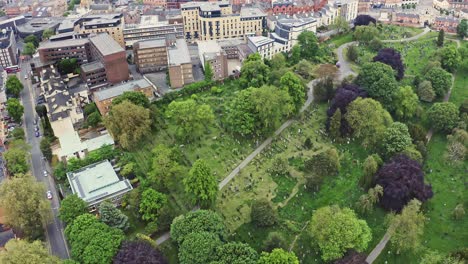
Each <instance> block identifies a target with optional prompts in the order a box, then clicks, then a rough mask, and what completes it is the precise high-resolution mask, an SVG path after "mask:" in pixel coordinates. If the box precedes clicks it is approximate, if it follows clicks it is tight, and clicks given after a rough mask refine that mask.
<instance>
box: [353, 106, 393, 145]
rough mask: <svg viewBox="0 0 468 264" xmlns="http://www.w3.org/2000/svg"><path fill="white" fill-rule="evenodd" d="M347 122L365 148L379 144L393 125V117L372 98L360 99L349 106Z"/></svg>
mask: <svg viewBox="0 0 468 264" xmlns="http://www.w3.org/2000/svg"><path fill="white" fill-rule="evenodd" d="M345 118H346V121H347V122H348V123H349V125H350V127H351V128H352V130H353V135H354V136H355V137H356V138H358V139H361V140H362V144H363V145H364V146H370V145H373V144H375V143H377V142H378V141H379V140H380V139H381V137H382V135H383V133H384V132H385V129H386V128H387V127H388V126H389V125H390V124H391V123H392V117H391V116H390V114H389V113H388V112H387V111H386V110H385V109H383V107H382V105H381V104H380V103H379V102H377V101H375V100H373V99H370V98H365V99H363V98H358V99H356V100H354V101H353V102H352V103H351V104H350V105H349V106H348V112H347V113H346V115H345Z"/></svg>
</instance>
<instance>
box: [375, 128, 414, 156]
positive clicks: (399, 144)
mask: <svg viewBox="0 0 468 264" xmlns="http://www.w3.org/2000/svg"><path fill="white" fill-rule="evenodd" d="M411 143H412V140H411V135H410V133H409V131H408V127H407V126H406V125H405V124H403V123H400V122H395V123H393V124H391V125H390V126H389V127H387V129H386V130H385V133H384V134H383V138H382V151H383V154H384V156H385V157H392V156H393V155H394V154H396V153H399V152H402V151H403V150H405V149H406V148H408V147H409V146H411Z"/></svg>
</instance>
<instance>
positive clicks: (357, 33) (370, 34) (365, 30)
mask: <svg viewBox="0 0 468 264" xmlns="http://www.w3.org/2000/svg"><path fill="white" fill-rule="evenodd" d="M378 34H379V31H378V30H377V28H376V27H374V26H357V27H355V28H354V39H355V40H357V41H359V43H362V44H368V43H369V42H370V41H371V40H373V39H374V38H375V37H377V35H378Z"/></svg>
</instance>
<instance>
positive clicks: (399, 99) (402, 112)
mask: <svg viewBox="0 0 468 264" xmlns="http://www.w3.org/2000/svg"><path fill="white" fill-rule="evenodd" d="M393 101H394V105H395V106H394V109H395V114H396V116H397V117H398V118H400V119H403V120H408V119H410V118H412V117H413V116H414V115H415V114H416V111H417V109H418V106H419V104H418V103H419V99H418V96H417V95H416V93H414V92H413V88H412V87H411V86H402V87H400V88H399V89H398V91H396V93H395V95H394V100H393Z"/></svg>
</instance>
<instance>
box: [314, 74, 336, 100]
mask: <svg viewBox="0 0 468 264" xmlns="http://www.w3.org/2000/svg"><path fill="white" fill-rule="evenodd" d="M333 88H334V87H333V79H332V78H331V77H326V78H322V79H320V80H319V81H318V82H317V84H315V86H314V90H313V92H314V100H315V101H317V102H326V101H328V100H330V99H332V98H333V95H334V93H335V90H334V89H333Z"/></svg>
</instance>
